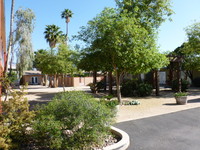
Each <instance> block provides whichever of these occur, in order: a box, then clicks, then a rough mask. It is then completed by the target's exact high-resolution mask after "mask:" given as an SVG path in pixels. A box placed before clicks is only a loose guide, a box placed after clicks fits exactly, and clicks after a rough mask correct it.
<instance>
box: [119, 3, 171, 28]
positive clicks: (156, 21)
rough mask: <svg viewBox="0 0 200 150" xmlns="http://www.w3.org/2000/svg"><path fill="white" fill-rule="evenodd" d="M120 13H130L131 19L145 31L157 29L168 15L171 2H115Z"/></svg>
mask: <svg viewBox="0 0 200 150" xmlns="http://www.w3.org/2000/svg"><path fill="white" fill-rule="evenodd" d="M115 2H116V3H117V6H118V7H119V9H120V12H122V13H123V12H126V11H127V12H131V15H132V17H134V18H137V21H138V22H139V23H140V24H141V25H142V26H143V27H145V28H146V29H147V30H149V31H150V30H152V29H153V28H158V27H159V26H160V25H161V23H162V22H164V21H165V20H166V19H167V18H168V17H169V16H170V15H172V14H173V10H172V9H171V0H142V1H141V0H115Z"/></svg>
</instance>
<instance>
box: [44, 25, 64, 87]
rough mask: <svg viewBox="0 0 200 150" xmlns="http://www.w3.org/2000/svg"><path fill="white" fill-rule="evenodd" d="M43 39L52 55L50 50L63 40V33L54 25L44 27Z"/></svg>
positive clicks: (50, 83) (50, 85)
mask: <svg viewBox="0 0 200 150" xmlns="http://www.w3.org/2000/svg"><path fill="white" fill-rule="evenodd" d="M44 34H45V39H46V41H47V42H48V43H49V46H50V47H51V54H52V52H53V51H52V49H53V48H54V47H55V46H56V44H57V43H58V42H60V40H61V39H62V38H63V32H62V31H60V27H58V26H56V25H54V24H53V25H46V28H45V31H44ZM49 78H50V79H49V80H50V82H49V87H52V77H51V75H50V76H49ZM56 80H57V79H56V75H55V77H54V87H56Z"/></svg>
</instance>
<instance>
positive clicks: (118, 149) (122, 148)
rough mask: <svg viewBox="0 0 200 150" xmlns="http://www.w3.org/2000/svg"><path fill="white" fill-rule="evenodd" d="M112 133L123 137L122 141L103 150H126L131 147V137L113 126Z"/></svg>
mask: <svg viewBox="0 0 200 150" xmlns="http://www.w3.org/2000/svg"><path fill="white" fill-rule="evenodd" d="M111 132H112V133H113V134H115V135H117V136H119V137H121V140H120V141H119V142H117V143H116V144H113V145H110V146H107V147H104V148H103V150H126V149H127V148H128V147H129V145H130V138H129V135H128V134H127V133H126V132H124V131H122V130H120V129H118V128H115V127H113V126H111Z"/></svg>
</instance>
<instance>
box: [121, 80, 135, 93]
mask: <svg viewBox="0 0 200 150" xmlns="http://www.w3.org/2000/svg"><path fill="white" fill-rule="evenodd" d="M137 84H138V83H137V82H136V81H135V80H125V81H124V82H123V83H122V87H121V94H122V95H123V96H136V89H137V86H138V85H137Z"/></svg>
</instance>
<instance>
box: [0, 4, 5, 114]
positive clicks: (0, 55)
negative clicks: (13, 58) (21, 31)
mask: <svg viewBox="0 0 200 150" xmlns="http://www.w3.org/2000/svg"><path fill="white" fill-rule="evenodd" d="M5 56H6V34H5V14H4V0H0V78H2V76H3V71H4V64H5ZM1 91H2V85H1V82H0V112H1Z"/></svg>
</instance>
